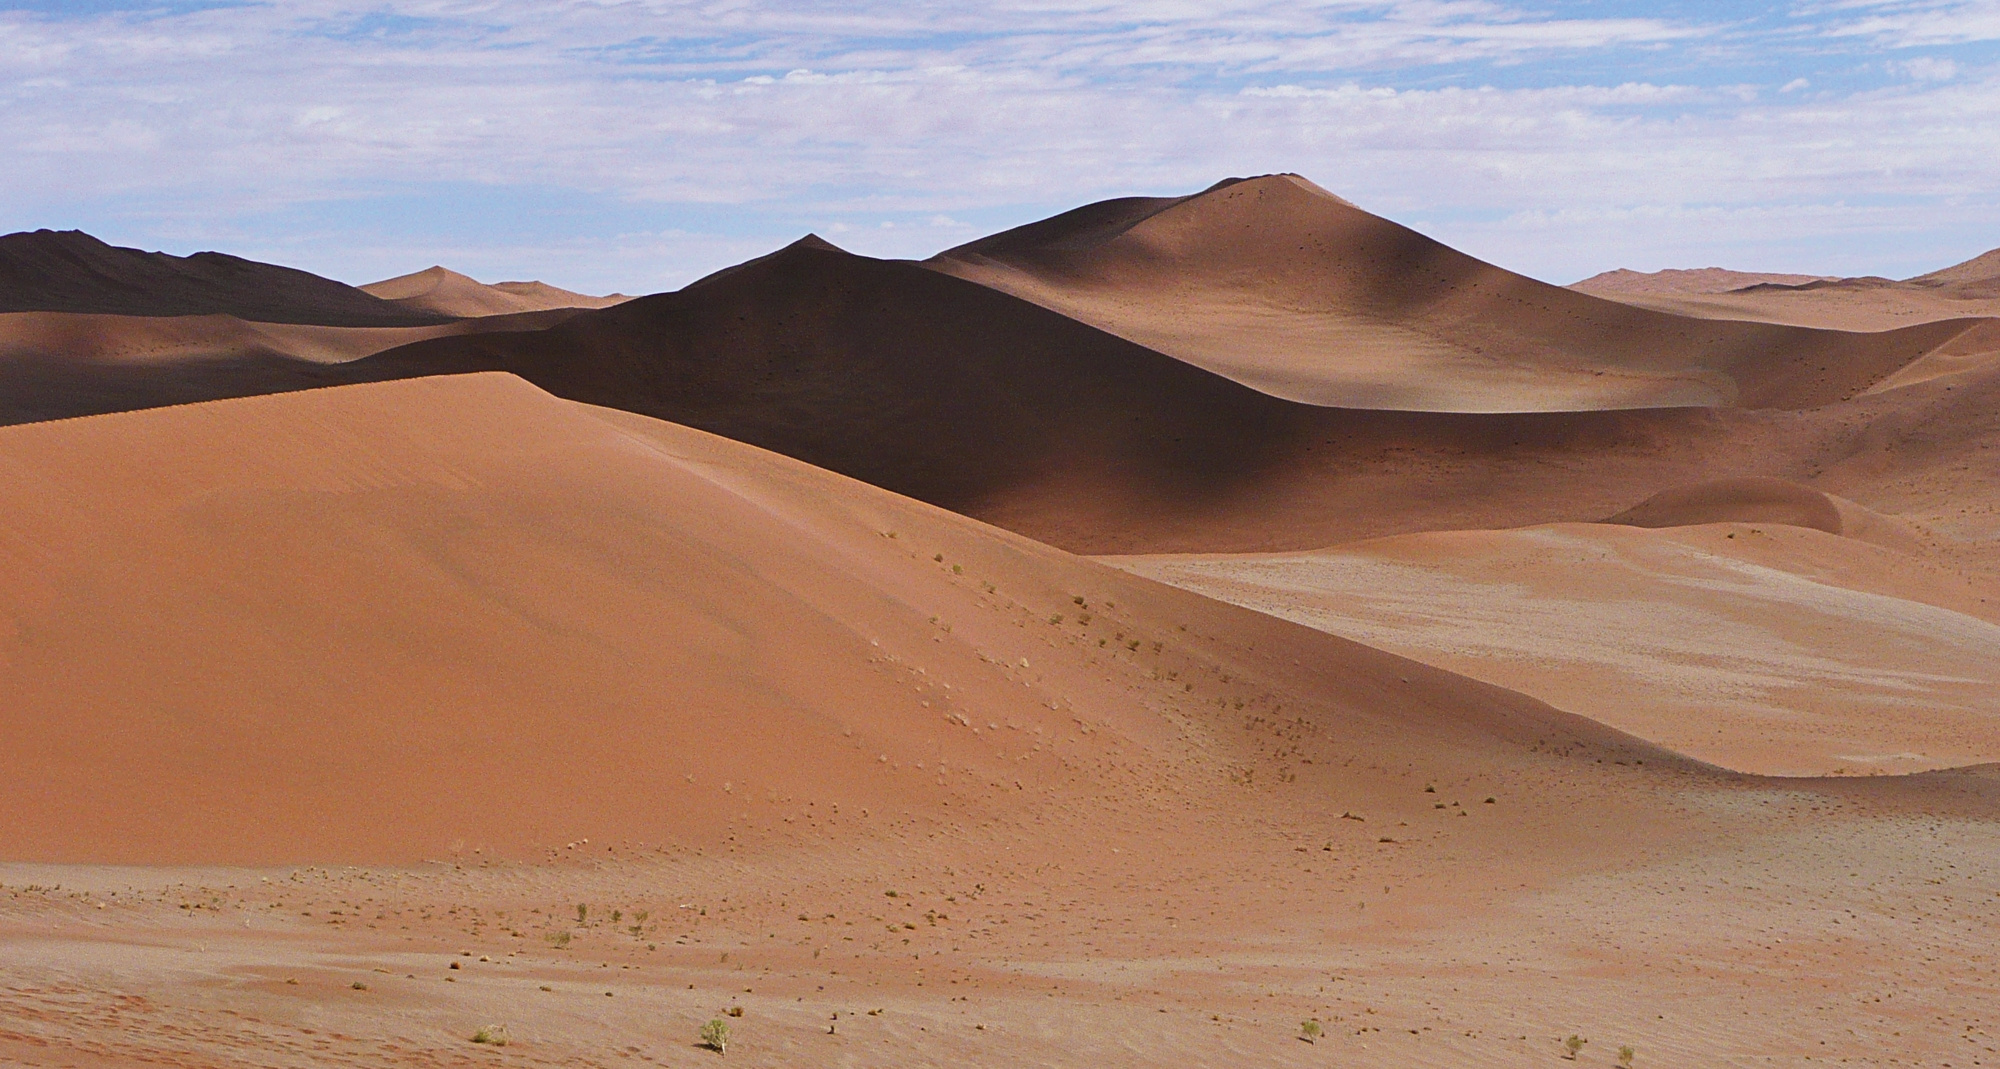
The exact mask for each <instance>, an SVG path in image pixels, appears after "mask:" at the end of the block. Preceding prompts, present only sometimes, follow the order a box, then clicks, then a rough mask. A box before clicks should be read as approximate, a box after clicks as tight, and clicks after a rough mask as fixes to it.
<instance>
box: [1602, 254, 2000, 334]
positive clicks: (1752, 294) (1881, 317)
mask: <svg viewBox="0 0 2000 1069" xmlns="http://www.w3.org/2000/svg"><path fill="white" fill-rule="evenodd" d="M1569 288H1570V289H1573V290H1577V291H1579V292H1583V293H1591V294H1595V295H1597V296H1600V297H1608V298H1610V299H1612V300H1616V301H1622V302H1624V303H1626V304H1630V305H1633V306H1635V307H1640V308H1650V309H1653V310H1655V311H1661V312H1668V313H1671V314H1674V315H1683V316H1692V317H1695V318H1700V319H1735V320H1749V321H1754V322H1760V323H1783V324H1788V325H1792V326H1802V327H1822V328H1826V329H1830V330H1852V331H1883V330H1895V329H1897V328H1900V327H1908V326H1913V325H1915V324H1919V323H1930V322H1935V321H1938V320H1945V319H1964V318H1967V317H1984V318H1995V317H2000V249H1996V250H1994V251H1992V252H1988V253H1983V254H1981V255H1979V256H1975V257H1973V258H1972V259H1970V260H1967V261H1965V262H1964V263H1960V264H1954V265H1952V266H1951V267H1947V268H1943V269H1941V270H1937V271H1932V272H1930V273H1929V274H1924V275H1918V276H1917V277H1915V278H1910V279H1904V280H1902V281H1900V282H1898V281H1895V280H1893V279H1887V278H1879V277H1869V278H1834V277H1824V278H1813V277H1808V276H1803V275H1799V276H1782V275H1768V276H1767V275H1757V274H1752V273H1748V272H1740V271H1723V270H1721V269H1719V268H1706V269H1703V270H1699V271H1657V272H1653V273H1651V274H1640V273H1638V272H1636V271H1623V270H1620V271H1607V272H1605V273H1604V274H1601V275H1596V276H1593V277H1591V278H1587V279H1584V280H1583V281H1582V282H1577V283H1573V284H1571V286H1570V287H1569Z"/></svg>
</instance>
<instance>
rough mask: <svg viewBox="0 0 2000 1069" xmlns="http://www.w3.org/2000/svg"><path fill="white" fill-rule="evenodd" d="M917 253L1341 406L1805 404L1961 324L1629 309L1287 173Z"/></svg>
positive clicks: (1866, 378)
mask: <svg viewBox="0 0 2000 1069" xmlns="http://www.w3.org/2000/svg"><path fill="white" fill-rule="evenodd" d="M926 265H927V266H929V267H931V268H932V269H933V270H937V271H942V272H944V273H946V274H951V275H955V276H957V277H959V278H964V279H967V280H970V281H974V282H978V283H980V284H982V285H986V286H991V287H993V288H995V289H999V290H1002V291H1004V292H1007V293H1010V294H1013V295H1014V296H1017V297H1020V298H1022V299H1024V300H1029V301H1033V302H1035V303H1037V304H1040V305H1043V306H1044V307H1047V308H1050V309H1053V310H1055V311H1059V312H1061V313H1063V314H1064V315H1067V316H1070V317H1072V318H1075V319H1078V320H1081V321H1082V322H1085V323H1088V324H1090V325H1092V326H1094V327H1097V328H1099V329H1101V330H1105V331H1108V332H1110V333H1113V334H1116V335H1118V336H1120V337H1122V338H1126V339H1128V340H1130V341H1133V342H1136V343H1138V344H1141V345H1144V346H1147V347H1149V348H1152V349H1155V350H1157V351H1159V352H1162V353H1165V354H1167V355H1170V356H1173V357H1176V358H1178V359H1181V360H1186V361H1188V362H1190V363H1194V364H1197V365H1199V366H1201V367H1204V368H1207V369H1209V370H1211V371H1214V372H1217V373H1219V374H1222V375H1225V376H1228V377H1230V378H1232V379H1235V380H1236V381H1238V382H1241V383H1243V384H1245V385H1247V386H1251V387H1253V388H1255V389H1258V390H1261V391H1263V392H1265V393H1269V394H1272V395H1274V396H1278V397H1283V398H1286V399H1289V400H1294V401H1301V402H1305V403H1308V404H1316V405H1327V406H1335V407H1343V408H1375V409H1402V410H1415V411H1438V412H1485V413H1498V412H1551V411H1587V410H1589V411H1595V410H1605V409H1630V408H1684V407H1696V408H1720V407H1731V406H1746V407H1805V406H1812V405H1818V404H1824V403H1828V402H1830V401H1835V400H1840V399H1843V398H1846V397H1851V396H1854V395H1856V394H1858V393H1860V392H1861V391H1863V390H1865V389H1867V388H1869V387H1870V386H1872V385H1874V384H1875V383H1877V382H1880V381H1882V380H1883V379H1885V378H1886V377H1887V376H1889V375H1891V374H1893V373H1894V372H1895V371H1896V370H1897V369H1899V368H1900V367H1902V366H1903V365H1905V364H1907V363H1909V362H1910V361H1912V360H1915V359H1917V358H1919V357H1920V356H1922V355H1923V354H1924V353H1925V352H1927V351H1929V349H1930V348H1931V347H1933V346H1935V345H1937V344H1939V343H1941V342H1942V341H1943V340H1944V338H1945V337H1947V336H1948V335H1949V334H1951V333H1953V332H1954V331H1953V330H1952V329H1951V328H1947V327H1943V326H1934V327H1928V328H1926V329H1924V330H1920V331H1919V332H1918V333H1917V334H1915V335H1904V334H1885V335H1882V336H1880V337H1877V338H1875V339H1873V340H1870V341H1860V340H1857V338H1856V337H1855V336H1853V335H1845V334H1840V333H1838V332H1833V331H1813V330H1806V329H1800V328H1784V327H1772V326H1765V325H1750V324H1743V323H1728V322H1720V321H1692V320H1689V319H1686V318H1682V317H1680V316H1675V315H1671V314H1667V313H1662V312H1655V311H1650V310H1646V309H1642V308H1637V307H1633V306H1631V305H1627V304H1621V303H1617V302H1613V301H1609V300H1605V299H1602V298H1599V297H1594V296H1591V295H1589V294H1586V293H1581V292H1578V291H1576V290H1573V289H1562V288H1559V287H1556V286H1551V285H1548V284H1547V283H1543V282H1540V281H1537V280H1535V279H1531V278H1527V277H1524V276H1522V275H1518V274H1515V273H1514V272H1511V271H1507V270H1505V269H1503V268H1500V267H1496V266H1494V265H1493V264H1489V263H1485V262H1483V261H1481V260H1478V259H1476V258H1474V257H1472V256H1468V255H1466V254H1465V253H1462V252H1460V251H1458V250H1456V249H1453V248H1451V247H1449V246H1447V245H1444V244H1443V243H1441V242H1438V241H1436V240H1433V239H1432V238H1429V237H1427V236H1425V235H1423V234H1420V233H1418V232H1416V231H1415V230H1412V229H1410V228H1408V227H1405V226H1402V225H1400V224H1398V223H1395V222H1392V221H1390V220H1388V219H1384V218H1382V217H1380V216H1377V215H1374V214H1371V213H1369V212H1367V211H1364V210H1362V209H1360V208H1358V207H1356V206H1354V205H1353V204H1352V203H1350V202H1348V201H1345V200H1343V199H1341V198H1339V197H1337V196H1334V195H1333V194H1331V193H1329V192H1327V191H1326V190H1324V189H1322V188H1320V187H1319V186H1317V185H1315V184H1313V183H1312V182H1310V181H1309V180H1307V179H1305V178H1302V177H1300V176H1298V175H1292V174H1278V175H1264V176H1261V177H1257V178H1244V179H1231V180H1228V181H1226V182H1221V183H1218V184H1216V185H1215V186H1212V187H1210V188H1209V189H1207V190H1205V191H1203V192H1201V193H1198V194H1195V195H1193V196H1189V197H1182V198H1177V199H1148V198H1127V199H1122V200H1115V201H1105V202H1102V203H1100V204H1096V205H1089V206H1086V207H1084V208H1079V209H1077V210H1075V211H1071V212H1066V213H1064V214H1063V215H1060V216H1057V217H1055V218H1053V219H1049V220H1045V221H1043V222H1040V223H1030V224H1028V225H1026V226H1022V227H1017V228H1015V229H1014V230H1011V231H1007V232H1005V233H1002V234H998V235H995V236H993V237H991V238H986V239H983V240H981V241H976V242H972V243H970V244H968V245H962V246H960V247H958V248H955V249H951V250H947V251H946V252H943V253H940V254H939V255H937V256H935V257H933V258H932V259H930V260H928V261H926Z"/></svg>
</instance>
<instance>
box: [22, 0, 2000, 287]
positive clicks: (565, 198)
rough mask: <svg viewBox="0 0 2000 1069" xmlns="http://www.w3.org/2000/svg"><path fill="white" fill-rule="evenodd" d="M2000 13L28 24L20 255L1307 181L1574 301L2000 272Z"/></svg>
mask: <svg viewBox="0 0 2000 1069" xmlns="http://www.w3.org/2000/svg"><path fill="white" fill-rule="evenodd" d="M1996 45H2000V3H1993V2H1963V3H1943V2H1888V3H1851V2H1850V3H1824V4H1803V5H1801V6H1797V7H1794V8H1790V9H1772V8H1770V7H1768V6H1766V5H1748V4H1744V5H1737V6H1733V7H1732V6H1730V5H1717V4H1713V3H1705V4H1695V3H1684V4H1676V3H1652V4H1644V3H1620V2H1616V0H1595V2H1592V0H1550V2H1545V3H1540V4H1537V5H1535V6H1533V7H1529V6H1526V5H1524V4H1519V3H1502V2H1497V0H1463V2H1453V0H1441V2H1408V3H1399V2H1360V0H1352V2H1347V0H1337V2H1331V3H1320V4H1311V3H1305V4H1301V3H1274V2H1259V0H1239V2H1236V3H1221V4H1213V3H1211V4H1199V5H1197V4H1192V3H1182V4H1174V3H1165V4H1162V3H1143V4H1142V3H1136V2H1130V3H1128V2H1120V0H1104V2H1098V3H1067V2H1062V0H1047V2H1032V0H1014V2H1006V0H1003V2H1001V3H996V4H978V5H974V4H928V5H912V4H905V3H887V2H874V3H869V2H858V3H846V4H832V3H803V2H770V0H733V2H732V0H724V2H703V3H693V2H679V0H562V2H529V0H404V2H386V3H385V2H374V3H349V2H345V0H295V2H276V0H273V2H228V3H223V2H203V0H180V2H165V0H154V2H113V0H96V2H84V3H79V2H74V0H64V2H61V3H48V2H43V3H32V4H24V3H22V2H21V0H0V138H5V143H6V144H8V145H9V146H10V147H11V148H12V149H13V153H12V154H13V157H14V160H13V163H14V165H13V166H12V167H9V168H6V169H4V171H0V228H5V229H19V228H24V227H34V226H80V227H83V228H85V229H90V230H92V231H93V232H97V233H99V234H100V235H101V236H104V237H107V238H109V239H112V240H117V241H121V242H125V243H130V244H139V245H145V246H148V247H159V248H167V249H170V250H172V251H191V250H193V249H195V248H202V247H220V248H225V249H228V250H230V251H234V252H239V253H243V254H245V255H254V256H262V257H266V258H270V259H277V260H282V261H284V262H290V263H296V264H298V265H300V266H303V267H307V268H309V269H312V270H317V271H322V272H325V273H327V274H331V275H333V276H335V277H340V278H346V279H349V280H351V281H365V280H368V279H371V278H376V277H381V276H383V275H387V274H394V273H399V272H402V271H407V270H412V269H415V268H418V267H422V266H426V265H428V264H429V263H431V262H433V261H447V262H449V263H450V264H451V266H454V267H457V268H459V269H460V270H466V271H469V272H470V273H473V274H475V275H479V276H480V277H486V278H497V277H517V276H523V275H540V276H543V277H547V278H549V280H551V281H555V282H558V283H559V284H563V285H569V286H574V287H578V288H585V289H595V290H611V289H623V290H627V291H634V290H648V289H660V288H666V287H670V286H675V285H679V284H682V283H684V282H686V281H688V280H690V279H691V278H693V277H696V276H698V275H700V274H702V273H704V272H706V271H708V270H712V269H714V268H716V267H720V266H723V265H725V264H727V263H730V262H734V261H736V260H740V259H742V258H744V257H745V256H748V255H754V254H756V253H758V252H762V251H766V250H768V249H770V248H772V247H774V246H775V245H777V244H780V243H782V242H784V241H788V240H790V239H792V238H795V237H797V236H798V235H799V234H802V233H804V232H806V231H808V230H817V231H819V232H820V233H822V234H824V235H825V236H827V237H829V238H831V239H833V240H835V241H836V242H839V243H841V244H843V245H846V246H848V247H850V248H853V249H855V250H856V251H861V252H869V253H874V254H878V255H899V256H921V255H926V254H928V253H930V252H933V251H936V250H937V249H939V248H942V247H945V246H948V245H951V244H955V243H957V242H960V241H964V240H967V239H969V238H971V237H974V236H976V235H978V234H980V233H982V232H986V231H989V230H992V229H997V228H999V227H1003V226H1007V225H1012V224H1015V223H1019V222H1022V221H1026V220H1028V219H1031V218H1035V217H1038V216H1040V215H1044V214H1047V213H1049V212H1052V211H1056V210H1061V209H1063V208H1067V207H1071V206H1074V205H1076V204H1078V203H1081V202H1083V201H1086V200H1090V199H1097V198H1101V197H1107V196H1116V195H1124V194H1131V193H1146V194H1164V193H1178V192H1188V191H1192V190H1194V189H1198V188H1201V187H1203V186H1206V185H1208V184H1210V183H1212V182H1213V181H1215V180H1217V179H1219V178H1222V177H1226V176H1229V175H1232V174H1245V173H1257V172H1263V171H1274V170H1291V171H1299V172H1302V173H1305V174H1307V175H1308V176H1309V177H1312V178H1313V179H1315V180H1316V181H1318V182H1320V183H1321V184H1322V185H1326V186H1328V187H1330V188H1333V189H1335V190H1336V191H1337V192H1340V193H1342V194H1343V195H1346V196H1348V197H1349V198H1350V199H1353V200H1356V201H1357V202H1359V203H1361V204H1363V205H1364V206H1367V207H1369V208H1371V209H1374V210H1376V211H1378V212H1381V213H1382V214H1386V215H1389V216H1390V217H1392V218H1396V219H1398V220H1400V221H1403V222H1406V223H1410V224H1411V225H1415V226H1417V227H1418V228H1419V229H1422V230H1425V231H1426V232H1428V233H1431V234H1433V235H1435V236H1438V237H1440V238H1441V239H1444V240H1446V241H1449V242H1452V243H1453V244H1456V245H1459V246H1460V247H1463V248H1466V249H1467V250H1468V251H1471V252H1474V253H1475V254H1477V255H1481V256H1484V257H1486V258H1488V259H1492V260H1495V261H1496V262H1499V263H1503V264H1505V265H1507V266H1509V267H1513V268H1515V269H1517V270H1525V271H1528V272H1530V273H1533V274H1536V275H1539V276H1541V277H1545V278H1550V279H1552V280H1559V281H1567V280H1568V279H1571V278H1575V277H1580V276H1582V275H1585V274H1589V273H1593V272H1595V271H1597V270H1601V269H1605V268H1609V267H1614V266H1632V267H1640V268H1654V267H1662V266H1700V265H1704V264H1708V263H1722V264H1728V265H1730V266H1740V267H1745V268H1758V269H1791V270H1809V271H1813V272H1822V271H1839V272H1852V273H1864V272H1865V273H1881V274H1898V273H1907V274H1914V273H1917V272H1918V271H1921V270H1927V269H1930V268H1932V267H1936V266H1940V265H1941V264H1943V263H1947V262H1951V260H1953V259H1961V258H1964V257H1965V256H1969V255H1971V254H1973V253H1975V252H1978V251H1982V250H1983V249H1984V248H1987V247H1991V246H1995V245H2000V196H1996V194H1995V192H1994V191H1995V190H1996V189H2000V183H1996V181H1995V179H1996V178H2000V162H1996V161H2000V47H1996Z"/></svg>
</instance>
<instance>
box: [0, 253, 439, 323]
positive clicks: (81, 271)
mask: <svg viewBox="0 0 2000 1069" xmlns="http://www.w3.org/2000/svg"><path fill="white" fill-rule="evenodd" d="M0 312H73V313H79V314H85V315H126V316H208V315H229V316H235V317H237V318H239V319H247V320H251V321H253V322H259V323H297V324H313V325H318V326H338V327H412V326H426V325H429V324H433V323H441V322H444V321H445V320H446V319H447V318H449V317H447V316H442V315H439V314H437V313H435V312H427V311H418V310H414V309H410V308H403V307H400V306H398V305H395V304H391V303H389V302H388V301H384V300H381V299H379V298H377V297H375V296H373V295H371V294H367V293H363V292H362V291H360V290H358V289H356V288H354V287H353V286H349V285H346V284H345V283H341V282H335V281H334V280H332V279H330V278H321V277H320V276H318V275H314V274H311V273H308V272H305V271H300V270H298V269H297V268H291V267H279V266H277V265H275V264H266V263H258V262H257V261H255V260H245V259H243V258H242V257H240V256H229V255H226V254H223V253H218V252H198V253H195V254H194V255H192V256H172V255H169V254H167V253H163V252H143V251H141V250H139V249H128V248H123V247H120V246H114V245H108V244H106V243H104V242H102V241H99V240H98V239H96V238H94V237H91V236H90V235H89V234H85V233H83V232H81V231H74V230H70V231H61V232H57V231H52V230H37V231H34V232H32V233H20V234H8V235H5V236H0Z"/></svg>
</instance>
